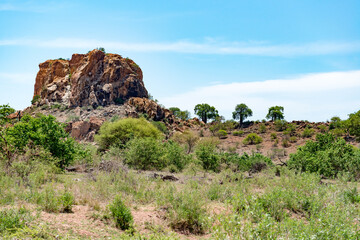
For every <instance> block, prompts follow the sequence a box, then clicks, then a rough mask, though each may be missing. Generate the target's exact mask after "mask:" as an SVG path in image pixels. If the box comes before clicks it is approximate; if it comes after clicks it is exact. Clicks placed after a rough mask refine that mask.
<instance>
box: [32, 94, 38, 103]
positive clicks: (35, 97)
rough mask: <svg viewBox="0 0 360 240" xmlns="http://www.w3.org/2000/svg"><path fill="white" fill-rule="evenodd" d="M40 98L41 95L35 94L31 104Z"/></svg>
mask: <svg viewBox="0 0 360 240" xmlns="http://www.w3.org/2000/svg"><path fill="white" fill-rule="evenodd" d="M39 100H40V96H39V95H35V96H34V97H33V99H32V100H31V104H32V105H33V104H35V103H37V102H38V101H39Z"/></svg>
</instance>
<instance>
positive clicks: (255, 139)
mask: <svg viewBox="0 0 360 240" xmlns="http://www.w3.org/2000/svg"><path fill="white" fill-rule="evenodd" d="M262 141H263V139H262V137H260V136H259V135H257V134H256V133H250V134H249V135H247V136H246V137H245V138H244V140H243V144H245V145H252V144H259V143H262Z"/></svg>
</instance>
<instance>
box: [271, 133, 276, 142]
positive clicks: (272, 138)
mask: <svg viewBox="0 0 360 240" xmlns="http://www.w3.org/2000/svg"><path fill="white" fill-rule="evenodd" d="M270 139H271V141H275V139H277V135H276V133H271V134H270Z"/></svg>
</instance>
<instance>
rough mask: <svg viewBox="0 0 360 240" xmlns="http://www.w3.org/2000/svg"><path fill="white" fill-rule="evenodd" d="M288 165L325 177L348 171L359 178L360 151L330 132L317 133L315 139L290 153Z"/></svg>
mask: <svg viewBox="0 0 360 240" xmlns="http://www.w3.org/2000/svg"><path fill="white" fill-rule="evenodd" d="M288 166H289V168H293V169H297V170H298V171H301V172H317V173H319V174H322V175H324V176H326V177H336V176H337V175H338V174H340V173H346V172H348V173H350V175H351V176H352V177H354V178H359V177H360V151H359V150H358V149H356V148H355V147H353V146H351V145H350V144H347V143H346V142H345V140H344V139H336V138H335V137H334V135H332V134H318V135H317V136H316V141H308V142H307V143H306V144H305V145H304V146H301V147H299V148H298V150H297V151H296V153H294V154H291V155H290V160H289V161H288Z"/></svg>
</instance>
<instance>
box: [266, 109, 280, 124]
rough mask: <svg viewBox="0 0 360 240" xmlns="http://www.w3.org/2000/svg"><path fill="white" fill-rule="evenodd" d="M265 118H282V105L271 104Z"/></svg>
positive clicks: (273, 119)
mask: <svg viewBox="0 0 360 240" xmlns="http://www.w3.org/2000/svg"><path fill="white" fill-rule="evenodd" d="M266 118H267V119H270V118H271V120H272V121H275V120H281V119H284V107H282V106H273V107H271V108H269V112H268V114H267V115H266Z"/></svg>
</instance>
